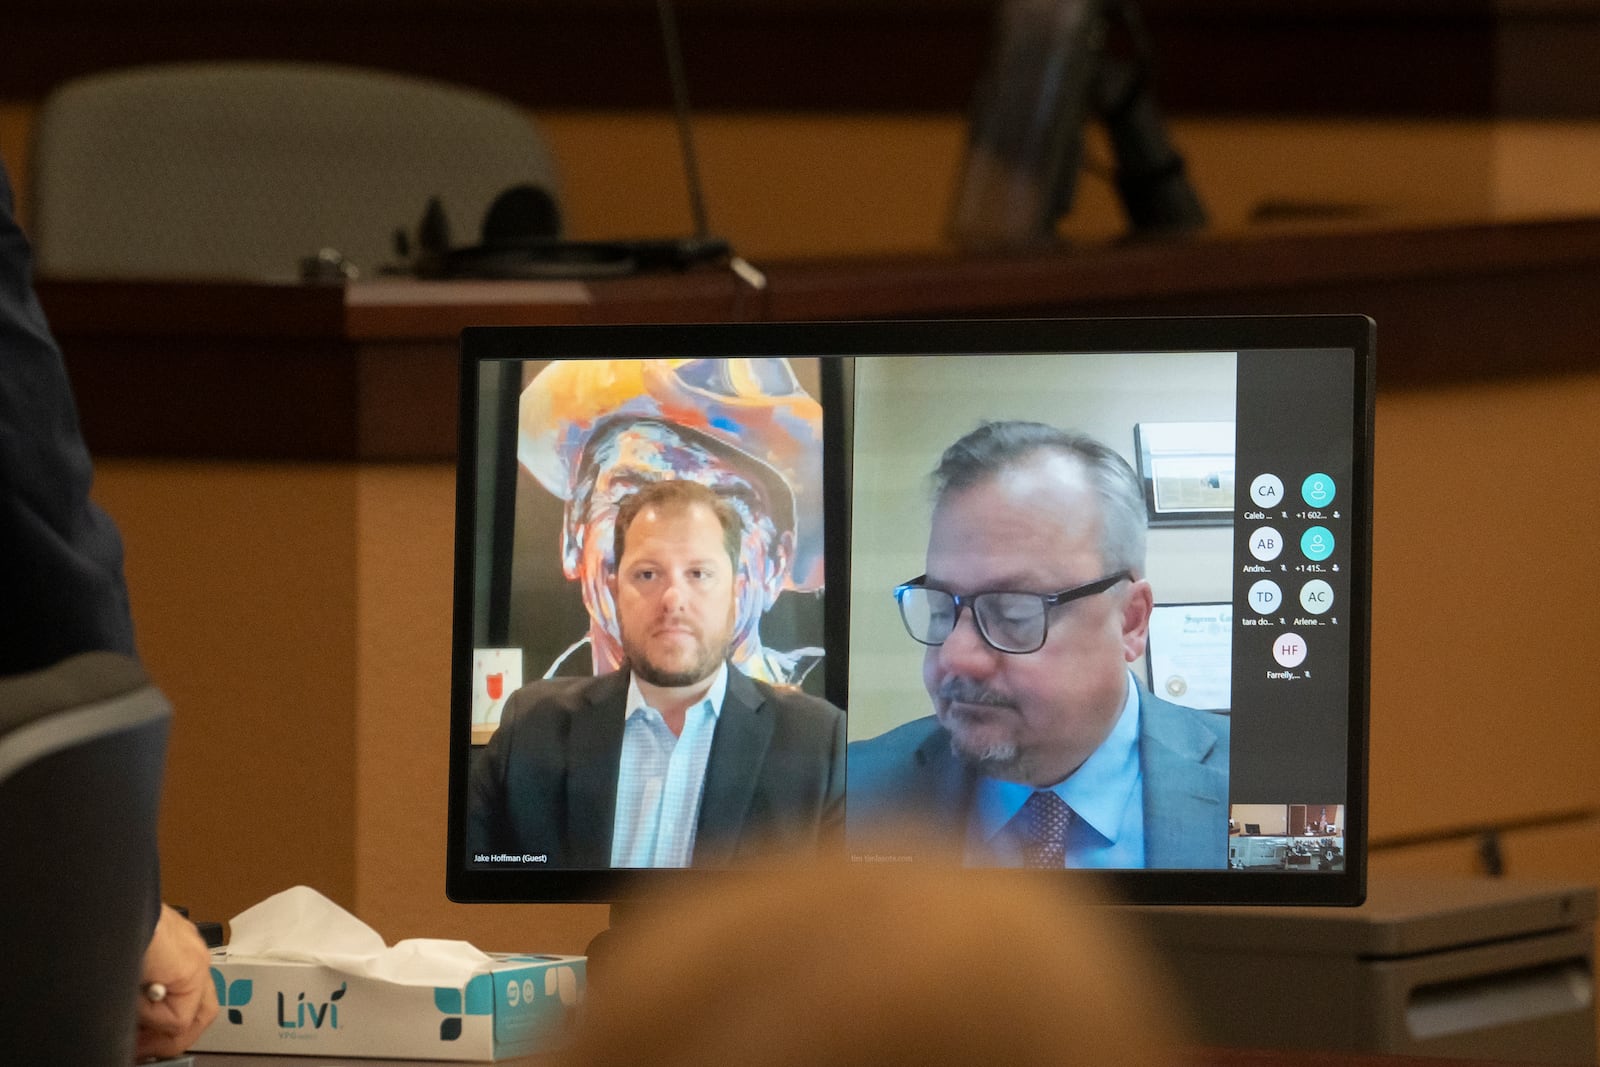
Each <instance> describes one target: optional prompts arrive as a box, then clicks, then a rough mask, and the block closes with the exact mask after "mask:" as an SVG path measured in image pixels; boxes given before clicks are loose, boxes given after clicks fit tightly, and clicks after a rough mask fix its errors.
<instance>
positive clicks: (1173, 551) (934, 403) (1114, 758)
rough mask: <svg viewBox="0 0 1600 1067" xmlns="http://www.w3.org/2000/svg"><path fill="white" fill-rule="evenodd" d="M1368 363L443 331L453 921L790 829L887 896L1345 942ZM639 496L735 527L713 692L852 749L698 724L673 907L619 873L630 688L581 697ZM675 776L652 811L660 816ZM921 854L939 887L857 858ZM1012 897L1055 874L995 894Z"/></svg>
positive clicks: (1287, 347) (1151, 349) (1266, 338)
mask: <svg viewBox="0 0 1600 1067" xmlns="http://www.w3.org/2000/svg"><path fill="white" fill-rule="evenodd" d="M1373 332H1374V328H1373V324H1372V322H1371V321H1370V320H1368V319H1366V318H1363V317H1360V316H1285V317H1248V318H1245V317H1239V318H1214V317H1194V318H1165V319H1125V320H1068V319H1062V320H1030V321H973V320H967V321H952V322H903V323H889V322H875V323H806V324H800V323H772V324H737V325H670V326H593V327H586V326H576V327H484V328H475V329H469V330H467V331H465V332H464V334H463V341H462V355H463V358H462V364H461V390H462V391H461V397H462V404H461V447H460V463H459V471H458V481H457V492H458V510H457V518H458V527H457V559H456V600H455V619H454V622H455V627H454V650H453V680H452V708H451V713H450V808H449V810H450V816H449V818H450V826H449V835H448V836H449V855H448V869H447V889H448V892H449V895H450V896H451V898H452V899H455V900H462V901H582V900H588V901H612V902H615V901H621V900H626V899H629V898H631V897H635V896H638V895H647V894H649V893H651V892H652V891H654V890H659V889H661V888H664V887H667V886H669V885H672V884H676V883H684V882H694V883H699V882H704V883H705V884H706V885H707V886H708V887H709V888H713V889H714V887H715V886H716V885H717V884H718V883H719V882H720V881H723V880H725V879H726V878H728V877H730V868H738V867H740V866H742V865H743V863H744V862H745V860H744V857H747V856H750V855H758V854H759V853H758V852H757V851H756V850H754V849H751V850H749V851H742V850H740V849H738V848H730V847H729V846H728V842H729V841H730V840H735V839H737V838H738V835H739V834H740V833H744V834H745V835H746V836H747V837H755V836H758V835H759V834H762V833H767V832H771V831H772V830H773V828H774V827H778V828H780V829H786V830H790V831H792V830H793V825H794V821H795V819H797V818H799V819H802V820H803V819H814V820H815V821H816V822H817V824H818V825H817V827H816V833H815V834H813V835H812V836H811V837H810V838H809V840H810V841H811V847H810V851H809V852H808V853H807V857H808V861H812V862H817V863H855V864H862V865H871V866H873V867H874V868H876V869H881V870H882V871H883V876H884V877H886V878H892V877H893V876H894V870H895V869H897V868H898V867H899V866H900V865H902V864H905V863H925V862H926V863H935V862H956V863H959V864H961V865H962V866H964V867H966V868H969V869H971V871H972V877H975V878H982V877H989V878H1007V877H1023V878H1034V877H1056V878H1062V879H1072V878H1075V877H1082V875H1081V873H1079V872H1078V871H1077V870H1076V868H1079V867H1093V868H1098V869H1099V870H1100V872H1101V874H1102V875H1103V877H1104V878H1106V879H1108V880H1109V882H1110V884H1111V887H1112V888H1113V890H1114V891H1115V892H1117V893H1118V894H1120V895H1121V896H1122V897H1123V898H1124V899H1127V900H1130V901H1137V902H1152V903H1156V902H1240V903H1265V902H1292V903H1329V904H1353V903H1357V902H1359V901H1360V900H1361V899H1362V897H1363V895H1364V892H1365V835H1366V792H1367V791H1366V770H1367V758H1366V739H1367V715H1368V712H1367V699H1368V680H1367V660H1368V655H1367V653H1368V641H1369V610H1370V608H1369V598H1370V561H1371V546H1370V534H1371V482H1372V473H1371V472H1372V413H1373V382H1374V377H1373ZM958 441H960V442H961V445H962V448H961V449H956V450H951V446H952V445H954V444H956V443H957V442H958ZM947 450H951V455H954V453H956V452H961V453H962V455H956V456H955V457H954V459H951V455H947ZM997 456H998V457H999V459H998V460H997V459H996V457H997ZM1040 456H1043V457H1046V458H1045V459H1044V460H1040V461H1039V462H1038V463H1035V464H1034V465H1033V466H1029V464H1028V463H1027V462H1025V460H1026V459H1027V458H1028V457H1032V458H1033V459H1035V460H1038V459H1039V457H1040ZM942 457H944V459H946V460H949V462H947V463H945V468H944V482H943V483H939V482H935V481H934V480H933V479H932V474H933V472H934V471H935V469H936V468H938V467H940V465H941V461H942V459H941V458H942ZM1007 457H1009V458H1007ZM1019 457H1021V458H1019ZM1050 457H1054V458H1053V459H1051V458H1050ZM993 462H999V464H1000V468H1001V469H1002V470H1004V471H1009V472H1011V475H1014V476H1015V477H1010V478H1009V480H1006V481H1005V488H1006V489H1007V492H1009V494H1010V495H1007V493H1002V492H1000V491H999V489H997V488H996V486H997V485H998V484H999V481H1000V480H999V479H997V478H996V477H995V476H994V475H993V472H992V470H991V468H990V466H988V465H989V464H991V463H993ZM1052 463H1053V464H1054V465H1052ZM1019 471H1021V472H1023V473H1025V474H1026V475H1027V477H1022V475H1021V474H1018V472H1019ZM663 478H690V479H693V480H697V481H701V482H704V483H706V484H709V485H711V486H712V487H713V488H714V489H715V490H716V491H717V493H718V494H719V495H721V496H723V497H725V498H726V499H728V500H730V501H732V502H733V503H734V504H735V507H736V510H737V512H738V514H739V516H740V522H741V530H740V532H741V533H742V536H743V553H742V557H741V574H740V576H739V579H740V585H739V590H740V592H739V595H738V597H737V604H736V607H735V609H734V616H735V617H734V620H733V621H732V623H731V624H730V628H731V631H732V649H733V651H732V654H731V657H730V658H731V661H732V664H733V666H734V668H735V669H736V670H737V671H739V672H740V673H741V674H743V675H748V676H750V677H753V678H756V679H759V680H761V681H762V682H763V683H764V684H766V685H768V686H771V687H773V688H769V689H765V690H760V692H761V693H763V694H766V700H767V702H768V705H769V707H776V706H777V705H784V706H785V707H787V703H786V702H789V701H800V702H802V703H803V701H802V700H801V698H795V697H790V696H787V695H786V694H792V693H794V692H795V691H799V692H801V693H805V694H810V695H812V696H816V697H823V698H826V699H827V700H829V701H831V702H832V703H833V704H834V705H836V706H837V707H838V708H841V709H844V716H843V724H842V726H840V725H838V724H835V727H834V728H829V727H827V726H826V725H823V726H816V724H815V723H813V726H812V727H808V728H806V729H804V730H799V731H798V732H794V731H791V732H787V733H786V732H784V727H783V725H782V723H783V722H784V720H783V719H782V716H781V714H780V715H779V716H778V722H779V728H778V732H776V733H773V734H770V735H768V736H769V737H777V738H779V741H778V742H776V743H771V744H767V743H766V742H762V743H760V744H757V745H756V746H755V747H754V748H753V749H752V748H750V747H748V746H745V747H736V737H743V738H744V739H745V740H746V741H748V737H747V736H746V735H745V734H741V733H738V731H739V730H742V729H743V727H739V726H737V725H736V724H737V721H738V720H736V719H735V718H734V717H733V716H724V717H723V718H721V719H718V720H715V726H714V727H712V728H710V732H709V733H708V734H707V736H709V738H710V741H709V747H710V752H709V756H707V755H706V753H705V751H704V747H703V746H702V747H701V756H700V758H701V759H703V760H706V759H708V760H709V763H708V764H707V769H706V770H705V772H704V778H703V781H704V786H703V790H704V792H703V795H702V796H701V799H700V806H699V812H698V815H696V814H695V804H694V799H693V797H692V796H690V797H689V798H688V801H687V802H688V808H687V809H683V808H682V807H681V805H680V808H679V816H678V820H679V823H680V824H682V823H685V822H688V823H689V824H691V825H694V826H696V827H698V828H699V830H700V832H701V835H702V836H701V837H699V838H693V837H692V835H691V840H693V841H695V844H693V845H692V846H691V849H690V851H689V852H687V853H684V854H683V855H684V856H685V857H686V860H685V862H684V865H683V866H676V865H674V866H670V867H666V866H636V865H633V864H632V862H631V861H629V860H628V859H626V856H625V854H624V852H619V851H618V850H617V848H616V840H615V834H614V831H615V829H616V826H617V814H616V813H617V810H618V800H617V797H618V788H619V787H618V777H619V769H618V768H619V762H620V760H621V756H620V746H621V744H622V741H621V739H622V734H623V729H624V727H623V720H624V719H625V718H626V715H627V712H628V711H630V710H631V709H629V708H625V707H624V704H625V700H624V694H625V693H626V691H627V683H626V677H627V675H626V674H623V675H619V676H617V677H618V678H621V679H623V680H622V681H615V680H614V681H613V682H612V683H611V685H610V686H609V688H605V690H604V697H603V699H602V698H601V697H598V696H594V695H593V693H594V691H595V689H596V687H597V686H598V685H599V683H595V682H593V681H592V679H593V678H594V676H595V675H598V674H606V673H609V672H612V671H614V670H615V669H616V668H617V667H618V666H619V665H621V664H622V663H623V661H624V657H625V654H624V653H623V651H622V642H621V640H620V639H619V636H618V633H617V630H618V627H617V622H616V620H617V616H618V611H617V603H616V600H615V599H614V597H613V593H612V591H611V586H610V585H609V583H608V577H609V576H610V571H609V568H610V567H611V565H612V561H611V559H610V552H611V547H612V520H613V519H614V518H615V514H616V506H617V504H618V503H619V502H620V500H621V499H622V498H623V497H624V496H626V495H627V494H628V492H630V491H631V490H633V489H636V488H637V487H639V486H640V485H642V484H644V483H646V482H650V481H656V480H660V479H663ZM1030 479H1031V480H1030ZM1052 479H1058V480H1056V481H1052ZM1074 479H1079V480H1077V481H1075V480H1074ZM1064 493H1065V494H1068V495H1066V496H1063V495H1062V494H1064ZM1071 493H1087V494H1089V495H1088V496H1077V497H1073V496H1071V495H1070V494H1071ZM1090 500H1092V503H1091V504H1085V503H1084V501H1090ZM1036 504H1037V506H1035V505H1036ZM1073 516H1079V517H1080V519H1081V521H1079V520H1075V519H1074V518H1073ZM1083 516H1091V517H1090V518H1082V517H1083ZM1094 516H1101V517H1100V518H1094ZM1104 516H1114V517H1113V518H1104ZM1036 520H1037V521H1036ZM1047 520H1048V522H1049V523H1054V524H1055V526H1056V527H1059V528H1052V527H1048V526H1046V525H1044V524H1045V523H1046V522H1047ZM1085 523H1087V525H1085ZM1052 538H1054V540H1052ZM1073 538H1077V539H1076V540H1073ZM1063 539H1064V540H1063ZM1113 546H1116V547H1115V548H1113ZM1091 571H1092V572H1094V573H1090V572H1091ZM1101 571H1104V572H1106V573H1100V572H1101ZM1047 586H1048V588H1047ZM985 593H1005V594H1008V595H1006V596H991V597H983V598H982V599H979V598H980V595H981V594H985ZM1010 594H1021V595H1020V596H1013V595H1010ZM1097 602H1098V603H1097ZM974 619H976V621H977V622H978V623H979V624H981V627H982V632H981V633H980V632H979V628H978V627H975V626H974V625H973V621H974ZM1023 645H1027V646H1028V647H1022V646H1023ZM1074 657H1077V658H1074ZM963 660H965V661H966V662H963ZM1086 665H1087V666H1086ZM561 678H566V679H567V680H566V681H549V680H555V679H561ZM732 684H734V686H735V688H737V689H738V690H739V692H740V693H744V692H746V691H745V690H744V689H743V683H742V682H739V683H732ZM536 696H537V697H538V698H539V699H535V697H536ZM724 699H725V701H728V700H733V698H731V697H725V698H724ZM741 699H742V698H741ZM734 703H735V704H737V703H738V701H737V700H735V701H734ZM725 706H727V705H726V704H725ZM807 706H808V707H810V706H812V705H807ZM508 708H509V710H508ZM552 709H554V710H552ZM787 713H788V712H787V711H784V712H782V714H787ZM819 721H820V720H819ZM730 723H733V724H734V725H730ZM1052 724H1055V725H1054V726H1052ZM1061 724H1066V725H1061ZM1085 724H1087V725H1085ZM1052 730H1053V731H1054V732H1052ZM685 736H688V735H687V734H686V735H685ZM1084 737H1091V738H1092V740H1093V742H1094V744H1090V745H1087V746H1085V744H1084V743H1083V739H1084ZM846 741H847V742H848V756H847V758H846V759H844V760H843V761H842V762H843V764H844V780H843V783H842V790H841V789H840V783H839V782H837V781H836V780H835V779H836V777H837V770H838V767H839V765H840V762H841V761H840V760H839V753H838V751H837V750H838V747H839V745H840V744H841V743H843V742H846ZM740 744H742V742H740ZM1097 745H1098V747H1096V746H1097ZM1008 746H1009V748H1008ZM692 747H693V746H688V745H686V746H685V748H686V749H688V748H692ZM1085 748H1087V749H1088V750H1092V751H1091V752H1090V753H1088V754H1086V752H1085ZM734 752H738V753H740V755H739V756H738V757H733V756H731V755H730V754H731V753H734ZM752 752H753V753H755V754H754V755H752V754H751V753H752ZM1063 761H1065V762H1063ZM734 764H736V766H734ZM758 766H759V771H758V770H757V769H754V768H757V767H758ZM1063 773H1065V777H1064V778H1062V777H1061V775H1062V774H1063ZM666 774H667V772H663V773H662V776H660V777H658V778H657V779H656V783H657V784H656V785H647V786H645V787H643V788H646V789H647V790H648V789H663V790H666V791H668V792H670V791H671V790H673V789H676V788H680V787H679V786H675V785H673V784H672V782H671V780H670V779H669V778H668V777H666ZM758 779H759V780H758ZM687 780H689V781H694V780H695V778H694V777H693V776H691V777H690V778H689V779H687ZM735 781H737V782H738V783H740V784H739V785H737V786H736V787H735V786H730V783H731V782H735ZM819 783H820V784H819ZM1019 785H1022V786H1027V788H1023V789H1020V790H1019V788H1018V786H1019ZM1035 786H1042V787H1045V789H1046V791H1048V792H1052V793H1054V794H1055V795H1057V796H1061V797H1063V798H1066V802H1067V804H1068V812H1067V815H1066V819H1067V825H1068V829H1067V836H1066V839H1065V841H1064V842H1059V841H1058V842H1056V843H1055V845H1054V846H1053V847H1055V848H1057V849H1058V852H1057V853H1054V854H1048V853H1047V854H1044V856H1043V859H1042V861H1041V859H1040V855H1039V854H1037V853H1036V852H1034V851H1030V849H1031V848H1032V847H1033V846H1032V844H1031V843H1030V842H1028V841H1027V840H1025V838H1026V834H1023V833H1022V832H1021V830H1019V828H1020V827H1023V824H1024V823H1026V822H1028V820H1030V819H1033V818H1035V817H1034V816H1032V815H1030V814H1029V812H1030V811H1031V810H1032V804H1031V802H1029V801H1028V800H1027V799H1026V794H1027V793H1029V792H1030V791H1031V790H1032V788H1033V787H1035ZM630 788H632V786H630ZM840 792H842V807H843V817H842V819H841V813H840V810H839V808H840V804H839V803H838V801H839V800H840V797H839V793H840ZM664 795H665V794H664ZM629 796H630V798H631V799H630V800H629V801H627V802H626V805H627V807H628V810H629V811H638V810H640V809H638V808H637V807H636V806H634V805H636V804H637V801H638V795H637V793H633V794H629ZM663 804H664V806H669V805H670V798H669V800H668V801H665V802H663ZM730 804H731V805H732V806H733V807H734V808H737V812H736V813H735V815H733V816H730V815H729V814H728V811H727V810H725V809H726V808H727V806H728V805H730ZM784 805H793V806H794V808H793V810H783V809H784ZM1024 809H1026V810H1024ZM684 810H687V811H688V813H689V814H688V815H687V816H685V815H683V814H682V812H683V811H684ZM491 811H492V812H493V816H494V817H493V818H490V817H488V816H487V815H486V813H487V812H491ZM796 811H802V814H801V815H799V816H797V815H796V814H795V813H796ZM669 817H670V816H669ZM918 818H920V820H921V823H920V831H926V830H928V828H929V827H934V828H939V829H940V830H941V831H942V832H943V833H944V840H943V845H944V846H945V847H944V848H943V849H942V850H939V851H937V852H935V851H934V850H932V849H931V848H925V846H927V845H928V844H929V843H930V842H931V840H932V838H933V837H934V836H935V835H933V834H928V835H927V837H928V838H929V840H928V841H922V840H920V839H919V841H918V842H917V843H915V844H910V843H907V842H906V841H905V840H899V839H891V838H888V837H886V836H885V834H886V832H887V831H888V830H889V828H894V827H900V826H904V825H905V824H906V820H907V819H918ZM696 820H698V821H696ZM741 820H743V821H742V822H741ZM786 820H787V821H786ZM841 822H842V824H843V825H842V826H841V825H840V823H841ZM713 823H715V824H716V825H715V828H714V829H708V828H709V827H712V824H713ZM1291 824H1293V827H1294V828H1293V829H1291ZM1240 826H1247V827H1248V828H1249V829H1248V831H1247V833H1250V834H1251V835H1255V834H1257V833H1259V834H1260V835H1261V836H1260V837H1257V838H1255V839H1254V844H1252V842H1249V841H1245V840H1244V839H1243V835H1240V834H1239V833H1238V829H1237V828H1238V827H1240ZM1280 827H1281V829H1280ZM741 828H742V829H741ZM1313 829H1314V830H1315V832H1316V836H1315V837H1314V839H1313V840H1314V843H1315V844H1316V845H1317V846H1318V847H1317V848H1316V849H1315V850H1308V849H1306V848H1304V847H1302V846H1303V845H1304V840H1305V835H1306V834H1308V833H1310V832H1311V831H1312V830H1313ZM920 831H919V835H920ZM1274 833H1276V834H1277V835H1281V838H1280V840H1279V841H1278V844H1279V845H1281V846H1282V847H1279V848H1275V849H1274V848H1266V847H1265V846H1266V845H1268V844H1270V843H1271V838H1272V835H1274ZM730 834H731V835H732V837H731V838H730V837H729V835H730ZM1296 834H1298V835H1300V836H1299V837H1296V836H1294V835H1296ZM779 836H782V834H780V835H779ZM802 836H803V835H802ZM713 839H715V840H716V841H717V844H716V845H714V846H713V845H706V844H705V843H706V842H707V841H710V840H713ZM794 839H796V838H795V835H794V834H793V833H789V835H788V837H787V838H786V840H790V841H791V842H792V840H794ZM702 845H705V847H704V849H702V847H701V846H702ZM708 857H709V858H708ZM793 858H794V857H793V855H792V850H791V851H786V852H785V853H784V860H785V862H792V861H793ZM1038 862H1044V863H1046V864H1049V865H1052V866H1054V867H1056V868H1060V870H1059V871H1058V872H1047V873H1044V874H1040V873H1039V872H1037V871H1032V870H1027V871H1021V870H1012V869H1010V868H1012V867H1015V866H1019V865H1024V864H1033V863H1038Z"/></svg>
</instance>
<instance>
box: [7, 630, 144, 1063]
mask: <svg viewBox="0 0 1600 1067" xmlns="http://www.w3.org/2000/svg"><path fill="white" fill-rule="evenodd" d="M170 719H171V708H170V706H169V705H168V703H167V701H166V699H165V698H164V697H163V696H162V695H161V693H160V692H159V691H158V690H156V688H155V687H154V686H153V685H151V684H150V681H149V679H148V678H147V677H146V676H145V673H144V671H143V669H142V668H141V667H140V666H139V664H138V663H136V662H135V661H133V660H132V659H129V658H128V657H126V656H121V655H117V654H115V653H109V652H92V653H86V654H84V655H80V656H75V657H73V658H71V659H68V660H64V661H62V662H61V663H58V664H56V665H55V666H53V667H49V668H47V669H45V670H42V671H38V672H35V673H32V674H26V675H15V676H10V677H6V678H0V901H3V902H4V904H5V906H4V907H3V908H0V945H4V946H5V949H6V953H5V955H6V965H5V966H4V967H3V968H0V1003H3V1004H4V1005H5V1008H4V1010H0V1049H8V1050H14V1051H20V1050H27V1061H28V1063H30V1064H39V1065H54V1064H62V1065H68V1064H70V1065H72V1067H99V1065H102V1064H104V1065H107V1067H110V1065H115V1067H126V1065H127V1064H130V1063H132V1062H133V1049H134V1029H135V1026H136V1020H137V1008H136V996H137V991H138V981H139V969H140V962H141V959H142V957H143V955H144V949H145V945H146V944H147V942H148V940H149V936H150V932H151V929H152V926H153V923H154V919H155V915H156V909H157V906H158V902H159V894H160V887H159V884H158V882H159V876H158V873H157V857H156V816H157V811H158V807H159V800H160V793H161V779H162V771H163V767H164V761H165V755H166V743H167V730H168V724H169V721H170Z"/></svg>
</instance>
